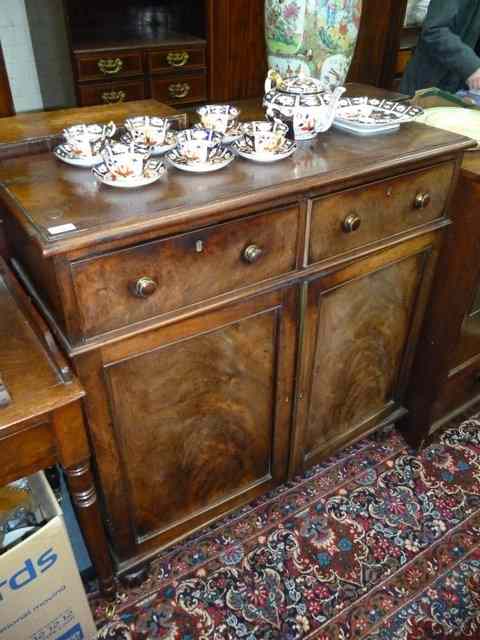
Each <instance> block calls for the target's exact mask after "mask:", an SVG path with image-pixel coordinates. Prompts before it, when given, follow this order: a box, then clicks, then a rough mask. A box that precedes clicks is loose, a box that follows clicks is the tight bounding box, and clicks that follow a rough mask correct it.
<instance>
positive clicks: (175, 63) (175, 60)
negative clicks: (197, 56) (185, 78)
mask: <svg viewBox="0 0 480 640" xmlns="http://www.w3.org/2000/svg"><path fill="white" fill-rule="evenodd" d="M189 58H190V56H189V55H188V53H187V51H170V52H169V53H167V63H168V64H169V65H170V66H171V67H183V66H184V65H186V64H187V62H188V59H189Z"/></svg>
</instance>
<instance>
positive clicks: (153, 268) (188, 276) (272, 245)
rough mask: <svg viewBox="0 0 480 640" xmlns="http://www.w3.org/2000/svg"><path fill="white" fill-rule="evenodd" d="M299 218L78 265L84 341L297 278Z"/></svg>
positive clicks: (289, 213) (234, 226)
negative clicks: (288, 276)
mask: <svg viewBox="0 0 480 640" xmlns="http://www.w3.org/2000/svg"><path fill="white" fill-rule="evenodd" d="M298 218H299V216H298V210H297V208H296V207H292V208H290V209H285V210H282V211H277V212H269V213H263V214H258V215H255V216H252V217H248V218H243V219H241V220H236V221H234V222H228V223H225V224H220V225H215V226H212V227H208V228H204V229H200V230H198V231H194V232H191V233H186V234H182V235H178V236H173V237H170V238H166V239H163V240H157V241H154V242H149V243H146V244H143V245H139V246H136V247H133V248H129V249H124V250H120V251H116V252H113V253H109V254H105V255H103V256H100V257H95V258H88V259H85V260H80V261H77V262H74V263H73V264H72V277H73V284H74V289H75V293H76V297H77V301H78V306H79V313H80V316H81V319H82V320H81V323H82V331H83V334H84V335H85V336H93V335H95V334H98V333H102V332H104V331H108V330H110V329H115V328H118V327H122V326H125V325H128V324H130V323H133V322H138V321H140V320H144V319H146V318H149V317H152V316H156V315H159V314H162V313H166V312H169V311H173V310H175V309H180V308H182V307H185V306H187V305H190V304H193V303H196V302H199V301H201V300H203V299H207V298H211V297H214V296H216V295H219V294H222V293H225V292H227V291H231V290H233V289H237V288H240V287H244V286H246V285H249V284H253V283H256V282H259V281H261V280H266V279H268V278H271V277H273V276H277V275H280V274H283V273H286V272H289V271H292V270H294V269H295V267H296V254H297V239H298V233H299V219H298Z"/></svg>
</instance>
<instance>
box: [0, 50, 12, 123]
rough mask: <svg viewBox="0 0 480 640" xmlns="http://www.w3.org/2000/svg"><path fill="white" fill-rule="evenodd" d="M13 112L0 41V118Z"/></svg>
mask: <svg viewBox="0 0 480 640" xmlns="http://www.w3.org/2000/svg"><path fill="white" fill-rule="evenodd" d="M14 113H15V109H14V108H13V100H12V92H11V90H10V83H9V81H8V74H7V67H6V66H5V59H4V57H3V51H2V45H1V43H0V118H3V117H5V116H13V114H14Z"/></svg>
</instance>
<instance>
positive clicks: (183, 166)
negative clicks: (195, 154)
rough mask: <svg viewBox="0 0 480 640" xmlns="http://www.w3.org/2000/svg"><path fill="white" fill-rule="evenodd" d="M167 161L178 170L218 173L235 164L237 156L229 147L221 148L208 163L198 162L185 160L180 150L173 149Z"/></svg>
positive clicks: (167, 156) (168, 154)
mask: <svg viewBox="0 0 480 640" xmlns="http://www.w3.org/2000/svg"><path fill="white" fill-rule="evenodd" d="M166 158H167V160H168V161H169V162H170V164H172V165H173V166H174V167H175V168H176V169H180V170H181V171H190V172H192V173H208V172H210V171H218V170H219V169H223V168H224V167H227V166H228V165H229V164H230V163H231V162H233V160H234V158H235V156H234V154H233V153H232V152H231V151H230V149H227V147H223V146H219V147H218V148H217V149H216V150H215V152H214V153H212V154H211V156H210V157H209V159H208V160H207V161H206V162H198V161H196V160H189V159H188V158H185V156H183V155H182V154H181V153H180V151H179V150H178V149H172V150H171V151H169V152H168V153H167V155H166Z"/></svg>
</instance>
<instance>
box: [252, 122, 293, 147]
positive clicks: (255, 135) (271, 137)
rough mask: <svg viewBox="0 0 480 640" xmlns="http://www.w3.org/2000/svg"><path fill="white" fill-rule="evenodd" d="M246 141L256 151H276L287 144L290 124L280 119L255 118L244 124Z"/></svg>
mask: <svg viewBox="0 0 480 640" xmlns="http://www.w3.org/2000/svg"><path fill="white" fill-rule="evenodd" d="M242 130H243V134H244V138H245V142H246V143H247V144H248V146H249V147H250V148H251V149H252V151H253V152H254V153H262V154H266V153H275V152H276V151H277V150H278V149H280V148H281V147H282V146H283V145H284V144H285V139H286V136H287V133H288V125H286V124H284V123H283V122H281V121H280V120H274V121H273V122H269V121H267V120H254V121H252V122H246V123H245V124H243V125H242Z"/></svg>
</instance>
